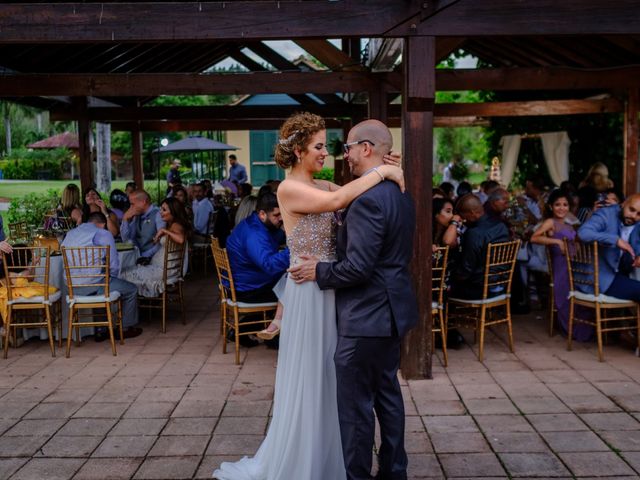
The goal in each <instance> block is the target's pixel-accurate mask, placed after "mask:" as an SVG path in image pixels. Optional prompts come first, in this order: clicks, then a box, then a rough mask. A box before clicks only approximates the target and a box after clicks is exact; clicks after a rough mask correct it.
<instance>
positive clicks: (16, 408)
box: [0, 402, 47, 419]
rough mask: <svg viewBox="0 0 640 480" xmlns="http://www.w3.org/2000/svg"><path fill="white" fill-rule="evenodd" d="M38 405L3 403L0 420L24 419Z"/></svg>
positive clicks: (0, 409)
mask: <svg viewBox="0 0 640 480" xmlns="http://www.w3.org/2000/svg"><path fill="white" fill-rule="evenodd" d="M36 405H37V403H34V402H7V403H4V402H3V403H2V408H0V418H2V419H7V418H22V417H23V416H24V415H25V414H26V413H27V412H28V411H29V410H31V409H32V408H34V407H35V406H36ZM44 418H47V417H44Z"/></svg>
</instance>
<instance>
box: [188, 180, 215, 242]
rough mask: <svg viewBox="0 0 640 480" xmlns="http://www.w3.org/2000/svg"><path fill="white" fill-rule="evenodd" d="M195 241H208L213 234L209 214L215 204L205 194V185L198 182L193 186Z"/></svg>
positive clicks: (192, 206) (192, 205)
mask: <svg viewBox="0 0 640 480" xmlns="http://www.w3.org/2000/svg"><path fill="white" fill-rule="evenodd" d="M191 208H192V210H193V241H194V242H206V241H208V239H209V235H211V233H212V232H211V231H209V229H210V227H211V226H210V225H209V216H210V215H211V214H212V213H213V204H212V203H211V201H210V200H209V199H208V198H207V197H206V196H205V186H204V184H203V183H198V184H196V185H194V186H193V203H192V204H191Z"/></svg>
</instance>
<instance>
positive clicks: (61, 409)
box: [24, 402, 82, 419]
mask: <svg viewBox="0 0 640 480" xmlns="http://www.w3.org/2000/svg"><path fill="white" fill-rule="evenodd" d="M80 407H82V403H79V402H65V403H41V404H39V405H37V406H36V407H34V408H33V410H31V411H30V412H29V413H28V414H27V415H25V417H24V418H34V419H36V418H37V419H39V418H43V419H51V418H70V417H71V416H72V415H73V414H74V413H75V412H76V411H77V410H78V409H80Z"/></svg>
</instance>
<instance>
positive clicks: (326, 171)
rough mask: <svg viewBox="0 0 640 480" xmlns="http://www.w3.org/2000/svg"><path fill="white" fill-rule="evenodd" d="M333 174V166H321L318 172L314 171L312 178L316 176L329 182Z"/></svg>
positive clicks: (331, 180)
mask: <svg viewBox="0 0 640 480" xmlns="http://www.w3.org/2000/svg"><path fill="white" fill-rule="evenodd" d="M333 175H334V170H333V168H323V169H322V170H320V171H319V172H316V173H314V174H313V178H317V179H318V180H329V181H330V182H333V178H334V176H333Z"/></svg>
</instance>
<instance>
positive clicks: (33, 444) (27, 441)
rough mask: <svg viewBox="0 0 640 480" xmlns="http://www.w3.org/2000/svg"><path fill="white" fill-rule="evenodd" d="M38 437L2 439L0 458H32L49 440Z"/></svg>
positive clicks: (0, 441)
mask: <svg viewBox="0 0 640 480" xmlns="http://www.w3.org/2000/svg"><path fill="white" fill-rule="evenodd" d="M48 439H49V438H48V437H46V436H44V437H43V436H38V437H6V436H5V437H0V457H31V456H32V455H33V454H35V453H36V452H37V451H38V449H39V448H40V447H41V446H42V445H43V444H44V443H45V442H46V441H47V440H48Z"/></svg>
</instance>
